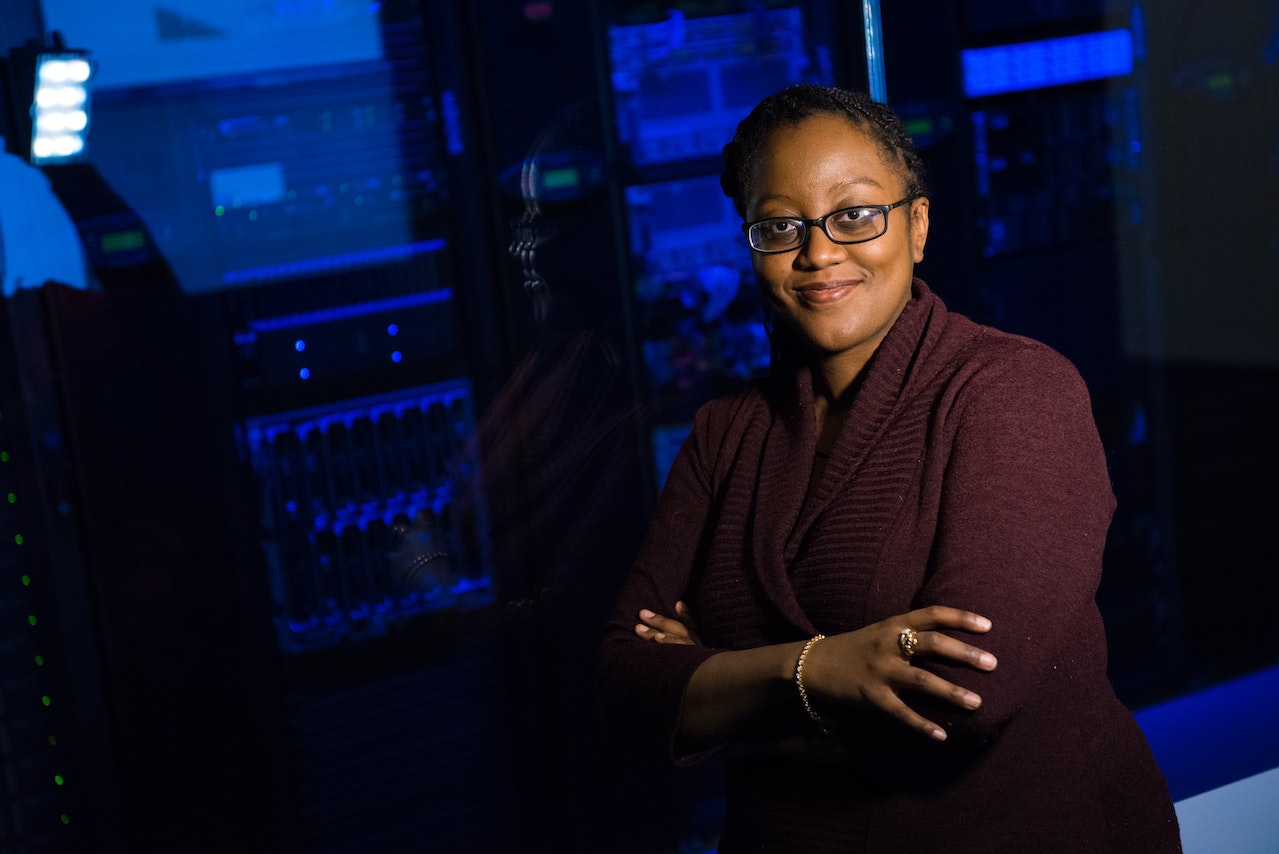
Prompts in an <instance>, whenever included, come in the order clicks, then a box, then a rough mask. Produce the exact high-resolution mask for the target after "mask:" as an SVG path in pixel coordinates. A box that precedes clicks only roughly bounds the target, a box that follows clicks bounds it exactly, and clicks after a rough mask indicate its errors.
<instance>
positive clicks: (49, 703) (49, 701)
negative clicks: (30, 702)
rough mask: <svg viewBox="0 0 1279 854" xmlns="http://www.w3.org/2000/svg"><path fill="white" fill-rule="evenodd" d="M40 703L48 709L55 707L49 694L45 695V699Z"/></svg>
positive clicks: (42, 698) (41, 699)
mask: <svg viewBox="0 0 1279 854" xmlns="http://www.w3.org/2000/svg"><path fill="white" fill-rule="evenodd" d="M40 702H41V703H44V704H45V706H46V707H48V706H52V705H53V700H51V699H50V698H49V695H48V694H45V695H44V696H43V697H41V698H40Z"/></svg>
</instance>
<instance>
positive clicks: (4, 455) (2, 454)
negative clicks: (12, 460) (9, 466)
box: [0, 451, 9, 463]
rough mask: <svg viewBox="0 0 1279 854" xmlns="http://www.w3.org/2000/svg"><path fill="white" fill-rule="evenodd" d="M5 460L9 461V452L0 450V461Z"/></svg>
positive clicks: (5, 461)
mask: <svg viewBox="0 0 1279 854" xmlns="http://www.w3.org/2000/svg"><path fill="white" fill-rule="evenodd" d="M7 462H9V452H8V451H0V463H7Z"/></svg>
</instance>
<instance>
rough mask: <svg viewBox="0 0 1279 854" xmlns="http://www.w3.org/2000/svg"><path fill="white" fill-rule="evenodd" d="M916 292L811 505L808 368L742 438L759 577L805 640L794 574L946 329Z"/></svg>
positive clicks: (741, 481) (879, 356)
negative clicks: (811, 536)
mask: <svg viewBox="0 0 1279 854" xmlns="http://www.w3.org/2000/svg"><path fill="white" fill-rule="evenodd" d="M911 290H912V293H911V300H910V301H909V302H908V303H907V304H906V306H905V308H903V309H902V313H901V315H900V316H899V317H898V318H897V321H896V322H895V323H894V324H893V326H892V328H891V329H889V331H888V334H887V335H886V336H885V337H884V340H883V341H882V342H881V343H880V345H879V348H878V349H877V350H876V351H875V354H874V355H873V356H872V357H871V359H870V361H869V362H868V363H867V365H866V369H865V372H864V374H863V376H862V379H861V385H860V387H859V388H858V389H857V390H856V393H855V395H854V398H853V401H852V405H851V408H850V410H849V415H848V418H847V420H846V421H845V423H844V425H843V427H842V429H841V430H840V433H839V435H838V436H837V438H836V440H835V445H834V447H833V448H832V449H831V454H830V458H829V460H828V461H827V463H826V467H825V470H824V472H823V473H822V476H821V481H820V482H819V483H818V484H817V486H816V488H815V489H814V490H813V493H812V497H811V499H810V500H809V501H808V502H807V503H805V496H806V495H807V494H808V481H809V474H810V472H811V470H812V465H813V461H814V458H815V454H816V450H817V438H816V435H815V433H816V430H815V421H816V413H815V410H814V404H813V386H812V376H811V374H810V373H809V370H808V369H807V368H800V369H798V370H796V371H795V372H794V374H793V376H792V377H789V378H783V379H780V380H779V381H777V382H775V383H774V384H773V387H772V394H771V395H770V397H771V398H772V400H771V402H770V405H769V406H767V407H765V408H764V409H763V411H760V412H757V415H756V417H755V418H753V419H752V421H751V424H750V425H749V427H748V428H747V431H746V435H745V436H744V443H745V445H746V447H744V448H743V450H744V451H745V452H746V453H745V455H744V456H743V457H742V459H757V460H759V466H758V469H757V470H756V472H755V477H754V478H753V479H752V478H735V479H734V480H736V483H737V488H739V489H750V490H752V492H753V495H752V496H751V498H750V503H749V506H750V507H751V508H752V511H751V518H750V519H749V520H748V523H747V524H748V526H749V527H748V532H749V533H748V536H749V537H750V543H751V559H752V561H753V564H754V567H755V572H756V575H757V577H758V578H759V580H760V583H761V585H762V586H763V588H764V590H765V592H766V593H767V595H768V598H769V599H770V600H771V601H772V602H773V604H774V605H775V606H776V607H777V609H778V610H779V611H780V612H781V614H782V615H783V616H784V617H785V618H786V619H787V621H788V622H790V623H791V624H793V625H794V626H795V627H796V628H798V629H799V630H800V631H802V632H803V633H805V634H810V635H811V634H815V633H816V630H815V629H814V628H813V626H812V624H811V622H810V621H809V619H808V617H807V616H806V615H805V614H804V612H803V610H802V609H801V608H800V606H799V603H798V602H797V601H796V598H795V593H794V590H793V589H792V587H791V583H790V572H789V569H790V567H791V565H792V563H793V561H794V560H795V558H796V555H797V554H798V552H799V549H800V546H801V544H802V543H803V541H804V538H805V536H806V535H807V533H808V531H809V529H810V528H811V527H812V525H813V522H814V521H815V520H816V519H817V518H818V516H820V514H821V513H822V511H823V510H824V509H825V508H826V507H827V506H828V505H829V504H830V502H831V500H832V498H834V497H835V496H836V495H838V494H839V493H840V491H841V490H842V489H843V488H844V487H845V486H846V484H848V483H849V481H850V480H852V479H853V478H855V477H856V476H857V472H858V470H859V469H860V468H861V467H862V466H863V465H864V464H865V463H866V460H867V456H868V454H869V453H870V452H871V451H872V449H873V448H874V447H875V445H876V444H877V440H878V438H879V437H880V436H881V435H882V434H883V432H884V431H885V430H887V429H889V427H890V426H891V424H892V421H893V415H894V413H895V412H896V411H897V410H898V409H899V408H900V406H901V405H902V403H903V401H905V400H907V399H908V398H909V396H910V393H911V390H912V389H913V388H917V387H919V385H921V384H922V383H923V382H925V381H926V379H927V377H925V376H920V374H921V373H924V371H923V370H922V369H921V365H923V364H924V363H925V361H926V356H927V355H928V353H929V351H930V350H931V349H932V348H933V347H934V346H935V344H936V342H937V340H938V338H939V337H940V335H941V329H942V327H943V326H944V325H945V319H946V308H945V306H944V305H943V304H942V302H941V300H940V299H939V298H937V297H936V296H935V295H934V294H933V293H932V292H931V291H930V290H929V289H928V287H927V285H925V284H924V282H923V281H922V280H920V279H915V281H914V283H913V285H912V289H911ZM751 446H754V447H751ZM752 481H753V482H752ZM729 488H730V489H732V488H733V487H731V486H730V487H729Z"/></svg>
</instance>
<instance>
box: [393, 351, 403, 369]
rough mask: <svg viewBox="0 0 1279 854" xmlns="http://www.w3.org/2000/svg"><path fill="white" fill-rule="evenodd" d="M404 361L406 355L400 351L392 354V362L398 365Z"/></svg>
mask: <svg viewBox="0 0 1279 854" xmlns="http://www.w3.org/2000/svg"><path fill="white" fill-rule="evenodd" d="M403 360H404V354H403V353H401V352H400V351H399V350H396V351H395V352H394V353H392V354H391V361H392V362H395V363H396V364H397V365H398V364H399V363H400V362H401V361H403Z"/></svg>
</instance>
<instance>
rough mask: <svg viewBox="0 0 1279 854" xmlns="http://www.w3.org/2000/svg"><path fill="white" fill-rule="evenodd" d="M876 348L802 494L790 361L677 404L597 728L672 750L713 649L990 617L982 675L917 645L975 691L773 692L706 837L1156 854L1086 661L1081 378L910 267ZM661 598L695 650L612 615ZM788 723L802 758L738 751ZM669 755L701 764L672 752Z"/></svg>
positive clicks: (1092, 583) (1101, 504)
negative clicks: (650, 636)
mask: <svg viewBox="0 0 1279 854" xmlns="http://www.w3.org/2000/svg"><path fill="white" fill-rule="evenodd" d="M913 297H914V298H913V299H912V300H911V301H910V303H909V304H908V305H907V306H906V308H905V310H904V311H903V313H902V315H901V317H900V318H899V319H898V321H897V323H896V324H895V325H894V326H893V328H892V329H891V330H890V332H889V334H888V336H887V337H886V338H885V339H884V341H883V343H882V344H881V345H880V347H879V350H878V351H877V352H876V354H875V356H874V357H873V359H872V360H871V362H870V364H869V365H868V367H867V370H866V372H865V374H864V378H863V380H862V383H861V386H860V388H859V389H858V390H857V392H856V396H855V399H854V402H853V404H852V410H851V414H850V417H849V418H848V420H847V422H846V424H845V426H844V428H843V431H842V433H841V434H840V436H839V437H838V440H837V442H836V445H835V447H834V449H833V450H832V453H831V457H830V460H829V462H828V463H827V465H826V468H825V471H824V472H823V474H822V476H821V481H820V483H817V484H815V488H814V490H813V492H812V495H811V497H809V499H808V500H807V501H806V500H805V498H806V494H807V493H808V486H809V485H808V479H809V473H810V471H811V468H812V463H813V459H814V454H815V435H814V430H813V424H814V412H813V401H812V389H811V380H810V377H809V374H808V373H807V371H806V370H800V371H798V372H797V373H796V374H795V375H793V376H789V377H785V378H781V379H778V380H772V381H769V382H767V383H762V384H760V385H758V386H756V387H754V388H752V389H750V390H748V391H746V392H744V393H743V394H741V395H738V396H736V397H732V398H725V399H721V400H717V401H714V402H712V403H710V404H708V405H706V406H704V407H703V408H702V409H701V410H700V411H699V412H698V414H697V417H696V420H695V423H694V427H693V431H692V434H691V435H690V437H689V439H688V441H687V442H686V443H685V445H684V447H683V448H682V450H681V451H680V453H679V455H678V457H677V458H676V460H675V462H674V464H673V466H672V468H671V471H670V473H669V475H668V477H667V481H666V485H665V487H664V488H663V491H662V495H661V499H660V501H659V503H658V506H657V509H656V511H655V515H654V518H653V520H652V523H651V526H650V528H649V532H648V535H647V538H646V540H645V542H644V545H643V547H642V549H641V551H640V554H639V556H638V558H637V559H636V563H635V566H634V568H633V571H632V573H631V575H630V577H629V578H628V580H627V582H626V585H625V588H624V590H623V592H622V594H621V597H620V600H619V602H618V605H617V609H616V611H615V613H614V616H613V619H612V621H611V622H610V623H609V626H608V628H607V631H606V635H605V639H604V642H603V645H602V648H601V679H602V684H601V699H602V704H603V708H604V713H605V719H606V722H607V723H608V725H609V727H610V729H611V731H613V732H614V733H616V734H617V735H618V736H619V737H622V738H627V739H630V740H632V741H634V742H635V743H637V744H640V745H642V746H646V747H648V748H649V749H652V750H657V751H663V752H665V753H666V754H667V755H671V754H672V745H673V739H674V733H675V727H676V720H677V717H678V713H679V708H680V702H681V698H682V696H683V692H684V689H685V686H686V685H687V684H688V681H689V678H690V677H691V676H692V673H693V671H694V670H695V669H696V668H697V667H698V665H700V664H701V663H702V662H703V661H704V660H705V659H706V658H707V657H709V656H711V655H713V654H715V652H717V651H719V650H725V649H745V648H752V647H756V646H761V645H765V644H776V643H785V642H789V641H794V640H798V639H801V638H807V637H810V636H812V635H813V634H815V633H817V632H821V633H823V634H827V635H831V634H836V633H839V632H846V631H850V630H853V629H857V628H859V627H862V626H865V625H867V624H870V623H874V622H877V621H879V620H883V619H885V618H887V617H891V616H894V615H897V614H901V613H904V612H906V611H909V610H911V609H913V608H918V607H922V606H925V605H930V604H943V605H951V606H955V607H958V608H967V609H971V610H973V611H976V612H977V613H979V614H983V615H985V616H987V617H989V618H990V619H991V620H992V621H993V624H994V627H993V628H992V630H991V631H990V632H989V634H987V635H984V636H981V637H980V638H976V639H975V642H976V643H977V644H978V645H979V646H982V647H983V648H986V649H989V650H990V651H991V652H993V653H994V654H995V655H996V656H997V657H998V659H999V662H1000V663H999V667H998V668H997V669H996V670H995V671H994V672H992V673H978V672H976V671H972V670H969V669H966V668H962V667H957V666H954V667H953V666H945V665H940V664H937V663H935V662H932V663H929V662H925V661H923V660H920V662H919V664H920V666H924V667H927V668H929V669H931V670H933V671H934V672H937V673H939V674H941V675H942V676H943V677H945V678H947V679H950V680H951V681H953V682H956V683H957V684H960V685H964V686H966V687H969V688H971V689H973V690H974V691H976V692H977V693H979V694H980V695H981V696H982V699H983V703H982V707H981V708H980V709H979V710H978V711H976V712H967V711H963V710H960V709H958V708H957V707H950V706H946V705H943V704H940V703H935V702H928V701H925V700H923V699H920V698H918V697H915V698H911V697H909V695H908V696H907V699H908V701H909V702H911V703H912V705H914V706H915V707H916V708H918V709H920V710H921V712H923V713H924V715H925V716H926V717H929V718H931V719H932V720H934V721H936V722H938V723H940V724H941V725H942V726H944V727H945V728H946V730H947V732H948V733H949V735H950V738H949V739H948V740H947V741H946V742H944V743H935V742H932V741H930V740H929V739H927V738H925V737H924V736H922V735H920V734H919V733H917V732H914V731H912V730H908V729H907V728H906V727H904V726H903V725H902V724H901V723H899V722H897V721H896V720H892V719H890V718H888V717H887V716H886V715H885V714H883V713H882V712H879V711H876V710H867V709H853V708H840V707H834V706H831V705H829V704H826V705H821V706H819V708H820V711H821V712H822V714H823V715H824V716H826V717H829V718H832V719H834V720H835V721H836V722H837V725H838V730H837V732H836V733H835V735H834V736H833V737H831V738H829V739H825V738H822V737H819V736H818V735H817V733H816V731H815V729H814V725H813V724H812V722H811V721H810V720H809V719H808V718H807V716H806V715H805V714H804V712H803V709H802V707H801V704H800V701H799V698H798V697H797V696H796V697H794V698H793V702H790V703H788V702H785V701H783V702H781V703H779V704H778V711H777V713H776V714H775V715H774V716H773V717H772V718H771V719H770V720H766V721H762V722H760V724H759V726H758V727H757V728H756V729H755V730H753V731H752V732H750V733H746V734H743V736H742V738H741V739H740V740H739V741H738V742H737V743H735V744H732V745H728V746H727V747H728V749H729V753H728V756H727V759H726V761H725V769H726V770H725V773H726V780H725V791H726V794H727V815H726V823H725V827H724V832H723V836H722V839H721V848H720V850H721V852H724V854H727V852H737V851H767V852H803V854H821V852H856V851H868V852H887V851H912V852H921V851H933V850H937V851H945V852H947V854H958V852H965V851H972V852H983V854H990V852H1000V851H1009V852H1012V851H1016V852H1055V851H1061V852H1072V854H1075V853H1076V852H1090V854H1092V852H1105V851H1116V852H1118V851H1123V852H1148V851H1149V852H1167V851H1178V850H1180V844H1179V839H1178V830H1177V824H1176V817H1175V814H1174V812H1173V807H1172V803H1171V801H1170V799H1169V796H1168V792H1167V789H1166V787H1165V785H1164V781H1163V777H1162V775H1161V774H1160V772H1159V769H1158V768H1157V767H1156V765H1155V762H1154V760H1153V757H1152V755H1151V753H1150V750H1149V748H1148V746H1147V745H1146V742H1145V739H1144V738H1143V736H1142V734H1141V731H1140V730H1139V729H1138V727H1137V725H1136V723H1135V721H1134V720H1133V718H1132V716H1131V715H1130V714H1129V712H1128V710H1127V709H1125V708H1124V707H1123V705H1122V704H1120V702H1119V701H1118V700H1117V699H1116V697H1115V695H1114V692H1113V690H1112V688H1111V685H1110V682H1109V680H1108V678H1107V676H1106V642H1105V635H1104V631H1103V627H1102V622H1101V618H1100V615H1099V613H1098V611H1097V608H1096V604H1095V601H1094V596H1095V593H1096V589H1097V583H1098V579H1099V576H1100V572H1101V555H1102V549H1103V546H1104V544H1105V539H1106V531H1107V528H1108V526H1109V523H1110V518H1111V514H1112V512H1113V510H1114V497H1113V495H1112V493H1111V489H1110V482H1109V478H1108V475H1107V471H1106V463H1105V458H1104V456H1103V450H1102V447H1101V443H1100V440H1099V438H1098V435H1097V430H1096V426H1095V424H1094V422H1093V419H1092V413H1091V409H1090V404H1089V398H1088V393H1087V390H1086V389H1085V387H1084V384H1083V382H1082V380H1081V379H1080V377H1079V375H1078V372H1077V371H1076V370H1075V369H1074V367H1073V366H1072V365H1071V364H1070V363H1069V362H1067V361H1066V360H1065V359H1064V358H1062V357H1061V356H1060V355H1058V354H1057V353H1055V352H1053V351H1052V350H1050V349H1049V348H1047V347H1045V346H1043V345H1042V344H1039V343H1036V342H1034V341H1031V340H1028V339H1025V338H1020V337H1017V336H1013V335H1008V334H1005V333H1001V332H998V331H996V330H993V329H990V328H988V327H983V326H979V325H977V324H974V323H973V322H971V321H970V320H968V319H966V318H964V317H962V316H960V315H956V314H951V313H949V312H947V310H946V308H945V306H944V305H943V304H942V302H941V300H940V299H938V298H937V297H936V296H934V295H933V294H932V293H931V292H930V291H929V290H928V288H927V287H926V286H925V285H924V283H923V282H920V281H916V283H915V288H914V294H913ZM681 598H682V599H684V600H685V601H687V602H688V603H689V604H690V605H691V606H692V609H693V612H694V614H695V615H696V617H697V619H698V628H699V630H700V632H701V637H702V642H703V643H704V644H705V646H701V647H690V646H671V645H657V644H653V643H649V642H646V641H643V640H640V639H638V638H636V637H635V635H634V634H633V633H632V627H633V626H634V625H635V622H636V614H637V612H638V611H639V610H640V609H641V608H652V609H654V610H656V611H659V612H665V613H666V614H668V615H669V614H671V613H672V612H673V606H674V603H675V602H676V600H678V599H681ZM795 736H800V737H803V738H807V739H808V741H809V745H810V747H809V752H808V754H807V755H804V756H801V757H797V756H794V755H791V756H789V757H788V758H780V757H778V756H775V755H767V754H763V753H759V752H757V751H751V750H748V749H744V748H745V746H746V745H747V744H748V743H754V744H758V743H762V742H767V741H769V740H773V739H778V738H781V739H786V738H791V737H795ZM675 758H676V760H677V761H680V762H691V761H696V760H697V759H698V758H700V757H675Z"/></svg>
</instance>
